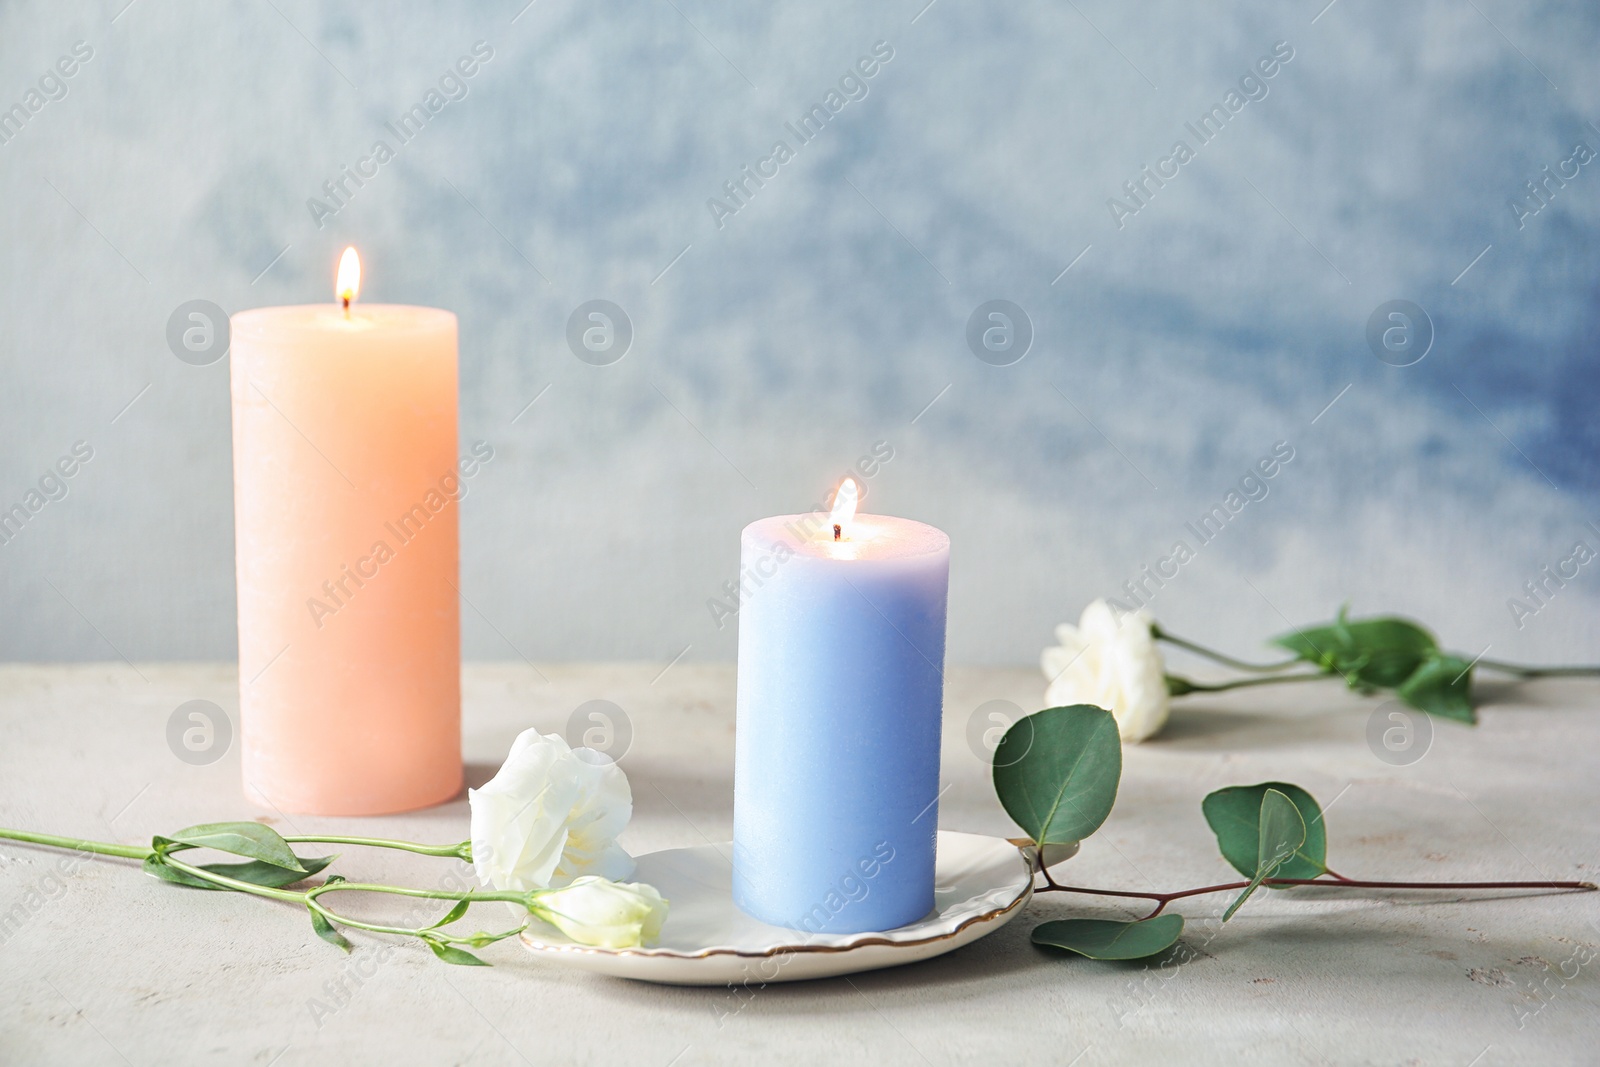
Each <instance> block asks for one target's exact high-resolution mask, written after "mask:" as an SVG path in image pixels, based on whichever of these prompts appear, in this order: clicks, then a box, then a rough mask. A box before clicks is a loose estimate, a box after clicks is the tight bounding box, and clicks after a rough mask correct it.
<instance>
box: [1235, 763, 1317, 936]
mask: <svg viewBox="0 0 1600 1067" xmlns="http://www.w3.org/2000/svg"><path fill="white" fill-rule="evenodd" d="M1259 825H1260V828H1261V831H1260V834H1259V835H1258V839H1257V842H1256V868H1255V874H1254V875H1253V876H1252V877H1251V879H1250V884H1249V885H1248V886H1246V887H1245V891H1244V892H1243V893H1240V894H1239V899H1238V900H1235V901H1234V902H1233V903H1232V904H1231V905H1229V907H1228V910H1227V911H1225V912H1223V913H1222V921H1223V922H1227V921H1228V920H1229V919H1231V918H1233V913H1234V912H1236V911H1238V910H1239V907H1240V905H1242V904H1243V903H1244V902H1245V901H1247V900H1249V899H1250V894H1251V893H1254V892H1255V891H1256V889H1257V888H1259V887H1260V885H1261V882H1262V881H1263V880H1264V879H1267V878H1271V877H1272V876H1273V874H1274V873H1275V872H1276V871H1277V870H1278V868H1279V867H1281V866H1283V864H1284V863H1285V862H1286V861H1288V860H1289V859H1290V858H1291V857H1293V856H1294V854H1295V853H1296V852H1297V851H1298V850H1299V848H1300V846H1301V845H1303V844H1305V840H1306V823H1305V819H1304V818H1302V817H1301V815H1300V809H1299V808H1298V807H1296V806H1295V803H1294V801H1292V800H1290V799H1289V798H1288V797H1287V796H1285V795H1284V794H1283V793H1280V792H1279V791H1278V790H1276V789H1268V790H1267V791H1266V792H1265V793H1263V794H1262V796H1261V811H1260V813H1259ZM1285 877H1288V876H1287V875H1285Z"/></svg>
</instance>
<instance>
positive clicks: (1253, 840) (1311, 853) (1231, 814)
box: [1200, 782, 1328, 878]
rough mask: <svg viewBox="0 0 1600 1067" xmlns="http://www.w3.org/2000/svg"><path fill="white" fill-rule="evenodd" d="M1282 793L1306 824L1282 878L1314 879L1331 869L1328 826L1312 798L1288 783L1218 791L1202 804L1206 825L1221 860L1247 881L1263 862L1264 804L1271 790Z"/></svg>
mask: <svg viewBox="0 0 1600 1067" xmlns="http://www.w3.org/2000/svg"><path fill="white" fill-rule="evenodd" d="M1269 789H1270V790H1276V791H1277V792H1279V793H1282V794H1283V795H1284V796H1285V797H1287V798H1288V799H1289V800H1290V801H1292V802H1293V804H1294V806H1295V807H1296V808H1297V809H1298V810H1299V813H1300V818H1301V820H1302V821H1303V822H1304V824H1305V841H1304V843H1303V844H1301V845H1300V846H1299V848H1298V849H1297V850H1296V852H1295V854H1294V856H1293V857H1291V858H1290V859H1288V860H1286V861H1284V864H1283V866H1282V869H1281V870H1279V871H1278V877H1279V878H1315V877H1317V876H1318V875H1319V874H1322V873H1323V872H1324V871H1326V870H1327V869H1328V827H1327V825H1326V823H1325V822H1324V821H1323V818H1322V809H1321V808H1320V807H1318V806H1317V801H1316V799H1315V798H1314V797H1312V795H1311V794H1310V793H1308V792H1306V791H1305V790H1304V789H1301V788H1300V787H1299V786H1297V785H1291V784H1289V783H1288V782H1262V783H1260V784H1259V785H1235V786H1229V787H1228V788H1227V789H1219V790H1217V791H1216V792H1215V793H1212V794H1211V795H1210V796H1208V797H1206V799H1205V800H1204V801H1203V802H1202V803H1201V805H1200V810H1201V811H1203V812H1204V813H1205V817H1206V822H1207V823H1209V824H1210V825H1211V831H1212V832H1213V833H1215V834H1216V835H1217V847H1218V848H1219V849H1221V851H1222V858H1223V859H1225V860H1227V861H1228V862H1229V863H1230V864H1232V865H1233V869H1234V870H1236V871H1238V872H1239V873H1240V874H1242V875H1244V876H1245V877H1246V878H1251V877H1254V876H1255V873H1256V867H1257V866H1258V865H1259V863H1260V847H1261V845H1260V843H1261V802H1262V800H1263V799H1264V798H1265V796H1266V793H1267V791H1268V790H1269Z"/></svg>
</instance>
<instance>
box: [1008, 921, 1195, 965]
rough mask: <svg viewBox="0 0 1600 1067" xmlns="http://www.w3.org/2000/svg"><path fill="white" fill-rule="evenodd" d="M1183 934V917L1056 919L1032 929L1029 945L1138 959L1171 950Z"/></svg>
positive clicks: (1094, 957) (1092, 955)
mask: <svg viewBox="0 0 1600 1067" xmlns="http://www.w3.org/2000/svg"><path fill="white" fill-rule="evenodd" d="M1181 933H1183V916H1182V915H1177V914H1174V913H1168V914H1166V915H1157V916H1156V917H1155V918H1153V919H1140V920H1139V921H1138V922H1117V921H1116V920H1114V919H1057V920H1055V921H1054V922H1047V923H1040V924H1039V925H1038V926H1035V927H1034V928H1033V943H1034V944H1035V945H1048V946H1050V947H1051V948H1064V949H1066V950H1067V951H1068V952H1076V953H1077V954H1078V955H1080V956H1087V957H1089V958H1090V959H1091V960H1142V959H1144V958H1145V957H1147V956H1154V955H1156V954H1158V953H1161V952H1165V951H1166V950H1167V949H1169V948H1171V947H1172V946H1173V945H1174V944H1175V943H1176V942H1177V940H1178V935H1179V934H1181Z"/></svg>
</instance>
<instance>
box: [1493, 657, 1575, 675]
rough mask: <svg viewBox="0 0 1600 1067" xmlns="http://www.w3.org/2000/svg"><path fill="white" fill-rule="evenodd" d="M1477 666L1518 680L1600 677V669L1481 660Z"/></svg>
mask: <svg viewBox="0 0 1600 1067" xmlns="http://www.w3.org/2000/svg"><path fill="white" fill-rule="evenodd" d="M1477 666H1479V667H1484V668H1486V669H1488V670H1491V671H1499V672H1501V673H1502V674H1514V675H1516V676H1517V677H1518V678H1560V677H1583V676H1590V675H1600V667H1528V666H1523V665H1521V664H1518V663H1505V662H1503V661H1501V660H1496V659H1480V660H1478V661H1477Z"/></svg>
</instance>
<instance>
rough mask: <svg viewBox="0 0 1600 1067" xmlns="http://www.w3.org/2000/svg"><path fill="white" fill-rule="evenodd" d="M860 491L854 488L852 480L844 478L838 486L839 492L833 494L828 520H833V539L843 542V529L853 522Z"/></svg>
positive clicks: (853, 480)
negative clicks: (831, 512)
mask: <svg viewBox="0 0 1600 1067" xmlns="http://www.w3.org/2000/svg"><path fill="white" fill-rule="evenodd" d="M859 496H860V490H859V489H857V488H856V483H855V479H854V478H846V479H845V480H844V482H843V483H842V484H841V485H840V486H839V491H838V492H837V493H835V494H833V514H832V515H829V516H828V518H829V519H831V520H833V539H834V540H835V541H842V540H844V528H845V527H846V526H848V525H850V523H852V522H854V521H855V517H856V500H857V499H858V498H859Z"/></svg>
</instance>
